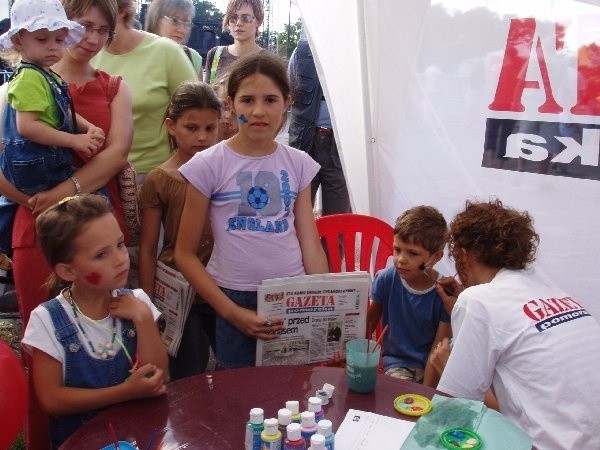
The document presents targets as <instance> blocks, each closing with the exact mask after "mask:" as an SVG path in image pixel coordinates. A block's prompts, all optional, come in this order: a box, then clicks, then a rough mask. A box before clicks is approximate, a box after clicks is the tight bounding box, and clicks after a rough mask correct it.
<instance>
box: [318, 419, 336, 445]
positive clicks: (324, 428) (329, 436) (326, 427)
mask: <svg viewBox="0 0 600 450" xmlns="http://www.w3.org/2000/svg"><path fill="white" fill-rule="evenodd" d="M317 433H318V434H321V435H323V436H324V437H325V448H326V449H327V450H333V445H334V441H335V435H334V434H333V424H332V423H331V420H327V419H323V420H321V421H320V422H319V423H318V424H317Z"/></svg>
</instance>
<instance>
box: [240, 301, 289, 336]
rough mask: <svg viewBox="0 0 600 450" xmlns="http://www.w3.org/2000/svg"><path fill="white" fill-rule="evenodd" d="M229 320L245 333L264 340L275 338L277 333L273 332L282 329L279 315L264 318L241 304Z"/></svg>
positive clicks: (281, 320)
mask: <svg viewBox="0 0 600 450" xmlns="http://www.w3.org/2000/svg"><path fill="white" fill-rule="evenodd" d="M229 320H230V322H231V323H232V325H233V326H235V327H236V328H237V329H238V330H240V331H241V332H242V333H244V334H245V335H247V336H250V337H253V338H255V339H263V340H265V341H270V340H272V339H277V338H278V337H279V335H278V334H277V333H275V332H276V331H279V330H283V319H282V318H281V317H272V318H269V319H265V318H264V317H260V316H259V315H258V314H256V311H252V310H251V309H247V308H242V307H241V306H240V307H238V308H237V310H236V313H235V315H234V316H233V317H232V318H231V319H229Z"/></svg>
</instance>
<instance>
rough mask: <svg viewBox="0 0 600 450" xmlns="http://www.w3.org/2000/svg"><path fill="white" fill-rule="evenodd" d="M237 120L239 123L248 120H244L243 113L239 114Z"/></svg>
mask: <svg viewBox="0 0 600 450" xmlns="http://www.w3.org/2000/svg"><path fill="white" fill-rule="evenodd" d="M238 122H239V123H246V122H248V121H247V120H246V116H245V115H243V114H240V115H239V116H238Z"/></svg>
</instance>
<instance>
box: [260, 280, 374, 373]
mask: <svg viewBox="0 0 600 450" xmlns="http://www.w3.org/2000/svg"><path fill="white" fill-rule="evenodd" d="M370 284H371V275H370V274H369V273H368V272H344V273H328V274H319V275H302V276H297V277H288V278H274V279H270V280H264V281H263V282H262V284H261V285H260V286H259V287H258V300H257V301H258V304H257V312H258V315H259V316H263V317H283V324H284V327H285V328H284V329H283V330H281V331H279V332H277V334H278V335H279V339H274V340H272V341H263V340H260V339H259V340H258V342H257V345H256V365H257V366H273V365H284V364H311V363H315V362H321V361H328V360H331V359H332V358H333V356H334V354H336V353H339V352H344V350H345V347H344V345H345V343H346V342H347V341H349V340H351V339H357V338H364V337H365V334H366V327H367V303H368V298H369V287H370Z"/></svg>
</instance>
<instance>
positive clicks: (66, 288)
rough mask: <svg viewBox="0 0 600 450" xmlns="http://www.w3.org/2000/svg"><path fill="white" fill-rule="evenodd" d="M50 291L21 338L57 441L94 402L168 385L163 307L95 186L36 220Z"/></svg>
mask: <svg viewBox="0 0 600 450" xmlns="http://www.w3.org/2000/svg"><path fill="white" fill-rule="evenodd" d="M36 232H37V235H38V239H39V243H40V246H41V248H42V252H43V253H44V256H45V258H46V259H47V261H48V264H49V265H50V266H51V267H52V269H53V270H54V274H53V275H52V277H51V279H50V280H49V282H48V286H49V291H50V293H51V295H56V297H55V298H53V299H51V300H48V301H47V302H44V303H42V304H41V305H39V306H38V307H37V308H35V309H34V310H33V312H32V313H31V317H30V319H29V323H28V324H27V328H26V330H25V335H24V337H23V341H22V343H23V346H24V348H25V350H26V351H27V352H28V353H31V354H32V356H33V364H32V374H33V384H34V387H35V391H36V394H37V397H38V399H39V401H40V404H41V406H42V408H43V409H44V410H45V411H46V412H47V413H48V415H49V416H50V436H51V439H52V444H53V446H55V447H58V446H59V445H60V444H61V443H62V442H64V441H65V440H66V439H67V438H68V437H69V436H70V435H71V434H72V433H73V432H74V431H76V430H77V428H79V427H80V426H81V425H82V424H83V423H85V422H86V421H87V420H89V419H90V418H92V417H93V416H94V415H95V414H96V413H97V412H98V411H99V410H100V409H102V408H105V407H106V406H109V405H111V404H114V403H119V402H123V401H126V400H130V399H134V398H142V397H154V396H158V395H161V394H163V393H164V392H165V384H164V383H165V381H166V380H165V378H166V374H167V373H168V359H167V354H166V351H165V348H164V346H163V344H162V341H161V339H160V335H159V333H158V327H157V325H156V322H155V321H156V320H157V319H158V317H159V315H160V313H159V312H158V310H157V309H156V307H155V306H154V305H153V304H152V302H151V301H150V299H149V298H148V296H147V295H146V294H145V293H144V291H142V290H141V289H136V290H133V291H131V290H127V289H121V288H122V287H123V286H124V285H125V283H126V282H127V275H128V273H129V253H128V252H127V247H125V243H124V238H123V233H122V232H121V230H120V228H119V225H118V223H117V220H116V218H115V217H114V215H113V214H112V213H111V208H110V205H109V202H108V200H107V199H106V198H105V197H103V196H100V195H95V194H84V195H80V196H76V197H68V198H66V199H64V200H62V201H61V202H60V203H59V204H57V205H55V206H52V207H50V208H48V209H47V210H46V211H44V212H43V213H42V214H41V215H40V216H39V217H38V218H37V220H36Z"/></svg>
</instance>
